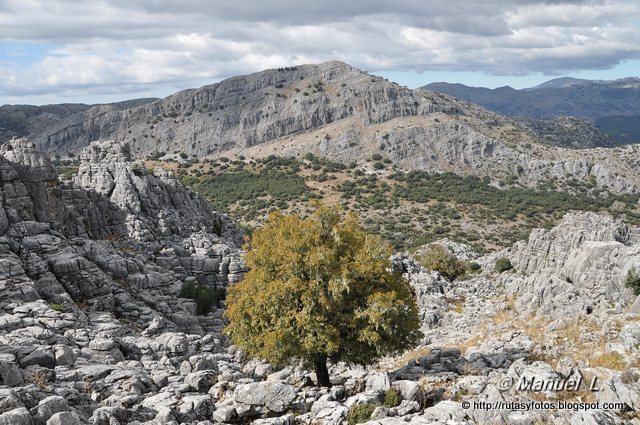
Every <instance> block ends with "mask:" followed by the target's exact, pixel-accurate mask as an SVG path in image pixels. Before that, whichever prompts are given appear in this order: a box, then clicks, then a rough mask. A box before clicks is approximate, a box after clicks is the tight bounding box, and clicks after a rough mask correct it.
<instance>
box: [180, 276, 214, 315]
mask: <svg viewBox="0 0 640 425" xmlns="http://www.w3.org/2000/svg"><path fill="white" fill-rule="evenodd" d="M222 291H224V289H222V288H220V290H218V289H217V288H212V287H210V286H207V285H199V284H195V283H185V284H184V285H183V286H182V289H181V290H180V296H181V297H182V298H189V299H192V300H193V301H195V302H196V305H197V306H198V315H205V314H207V313H210V312H211V310H212V309H213V307H216V308H217V307H219V305H220V299H221V298H222V297H221V295H222Z"/></svg>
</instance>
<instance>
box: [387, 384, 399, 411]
mask: <svg viewBox="0 0 640 425" xmlns="http://www.w3.org/2000/svg"><path fill="white" fill-rule="evenodd" d="M399 404H400V393H399V392H398V390H396V389H395V388H393V387H391V388H389V389H388V390H387V392H386V393H385V395H384V405H385V406H386V407H396V406H397V405H399Z"/></svg>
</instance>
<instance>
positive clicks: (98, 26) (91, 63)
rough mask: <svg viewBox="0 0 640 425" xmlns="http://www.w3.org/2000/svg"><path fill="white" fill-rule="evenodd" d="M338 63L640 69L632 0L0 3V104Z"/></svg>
mask: <svg viewBox="0 0 640 425" xmlns="http://www.w3.org/2000/svg"><path fill="white" fill-rule="evenodd" d="M330 59H338V60H342V61H344V62H347V63H350V64H352V65H354V66H357V67H359V68H361V69H364V70H367V71H369V72H371V73H374V74H378V75H383V76H385V77H387V78H389V79H391V80H394V81H397V82H399V83H401V84H404V85H408V86H410V87H418V86H421V85H424V84H426V83H429V82H434V81H450V82H461V83H465V84H469V85H477V86H488V87H497V86H502V85H507V84H508V85H511V86H513V87H516V88H522V87H529V86H533V85H535V84H538V83H541V82H543V81H546V80H548V79H550V78H553V77H556V76H560V75H570V76H575V77H581V78H600V79H611V78H620V77H623V76H638V75H639V74H640V1H639V0H547V1H539V0H405V1H402V0H399V1H398V0H396V1H388V0H386V1H383V0H323V1H320V0H316V1H313V2H312V1H304V0H303V1H301V0H235V1H230V0H188V1H184V0H183V1H174V0H46V1H45V0H0V104H5V103H32V104H45V103H60V102H86V103H95V102H107V101H117V100H124V99H130V98H135V97H147V96H166V95H168V94H170V93H172V92H174V91H177V90H179V89H183V88H188V87H197V86H201V85H204V84H208V83H213V82H216V81H219V80H221V79H223V78H225V77H229V76H233V75H238V74H244V73H250V72H254V71H258V70H262V69H265V68H273V67H280V66H288V65H293V64H301V63H315V62H322V61H326V60H330Z"/></svg>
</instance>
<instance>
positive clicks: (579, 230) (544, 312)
mask: <svg viewBox="0 0 640 425" xmlns="http://www.w3.org/2000/svg"><path fill="white" fill-rule="evenodd" d="M637 235H638V233H637V230H636V229H634V230H631V229H630V228H629V227H628V226H626V225H625V224H624V223H622V222H620V221H617V220H614V219H612V218H610V217H603V216H600V215H597V214H593V213H573V214H568V215H566V216H565V218H564V219H563V221H562V222H561V223H560V224H559V225H558V226H556V227H554V228H553V229H551V230H535V231H534V232H533V233H532V234H531V236H530V237H529V240H528V241H527V242H519V243H517V244H516V245H515V246H514V247H513V248H512V249H511V252H510V254H509V255H510V257H511V258H512V260H513V264H514V266H515V267H516V269H518V270H521V271H523V272H525V273H526V276H519V277H515V278H511V277H510V278H509V280H508V282H506V287H507V292H508V293H510V294H513V295H515V296H517V297H518V307H519V308H520V309H521V311H522V312H523V313H533V312H535V313H537V314H539V315H541V316H549V315H551V317H556V318H561V317H578V316H580V315H581V314H595V315H603V314H606V313H605V312H608V311H610V310H611V309H614V310H615V311H617V312H618V313H621V312H623V311H625V310H626V309H627V308H628V307H629V306H630V305H631V304H632V303H633V302H634V300H635V298H636V297H635V295H634V294H633V291H632V290H631V289H630V288H626V287H625V285H624V280H625V278H626V276H627V273H628V272H629V270H631V269H632V268H634V269H636V270H640V245H639V244H638V238H637Z"/></svg>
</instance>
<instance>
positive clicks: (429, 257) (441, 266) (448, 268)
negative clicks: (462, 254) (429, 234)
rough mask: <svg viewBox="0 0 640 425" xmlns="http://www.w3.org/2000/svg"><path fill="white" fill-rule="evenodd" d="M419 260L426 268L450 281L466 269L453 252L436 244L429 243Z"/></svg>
mask: <svg viewBox="0 0 640 425" xmlns="http://www.w3.org/2000/svg"><path fill="white" fill-rule="evenodd" d="M420 262H421V263H422V265H423V266H425V267H426V268H428V269H430V270H435V271H437V272H439V273H440V274H441V275H442V276H444V277H445V278H447V279H449V280H450V281H451V282H453V281H454V280H455V279H456V278H458V277H460V276H462V275H463V274H464V273H465V271H466V269H467V267H466V265H465V263H464V262H463V261H460V260H458V258H457V257H456V256H455V255H453V253H451V252H450V251H449V250H447V249H446V248H444V247H443V246H441V245H438V244H432V245H430V246H429V248H427V250H426V251H425V253H424V255H423V256H422V258H421V260H420Z"/></svg>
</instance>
